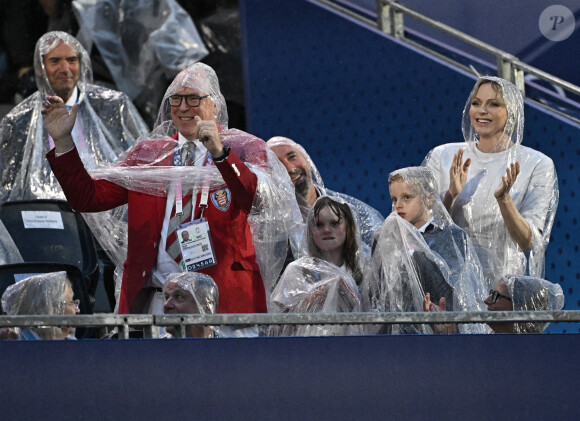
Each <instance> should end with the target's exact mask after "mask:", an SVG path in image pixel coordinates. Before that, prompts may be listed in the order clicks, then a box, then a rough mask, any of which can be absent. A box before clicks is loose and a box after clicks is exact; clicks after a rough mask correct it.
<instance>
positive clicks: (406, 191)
mask: <svg viewBox="0 0 580 421" xmlns="http://www.w3.org/2000/svg"><path fill="white" fill-rule="evenodd" d="M389 191H390V193H391V201H392V202H393V211H395V212H397V214H398V215H399V216H400V217H401V218H403V219H404V220H405V221H407V222H410V223H411V224H413V225H414V226H415V228H421V227H422V226H423V225H425V224H426V223H427V221H428V220H429V212H428V210H427V209H425V206H424V204H423V200H422V198H421V196H419V195H418V194H417V193H415V189H413V187H412V186H411V185H410V184H408V183H405V182H403V181H393V182H391V184H389Z"/></svg>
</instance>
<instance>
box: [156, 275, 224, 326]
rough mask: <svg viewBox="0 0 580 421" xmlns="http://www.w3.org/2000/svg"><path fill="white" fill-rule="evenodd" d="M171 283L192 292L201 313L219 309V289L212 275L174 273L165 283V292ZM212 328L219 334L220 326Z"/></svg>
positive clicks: (211, 312)
mask: <svg viewBox="0 0 580 421" xmlns="http://www.w3.org/2000/svg"><path fill="white" fill-rule="evenodd" d="M171 283H175V284H176V285H177V286H178V287H179V288H181V289H182V290H184V291H187V292H189V293H190V294H191V296H192V297H193V299H194V301H195V305H196V307H197V310H198V313H199V314H214V313H215V312H216V311H217V307H218V302H219V291H218V287H217V285H216V283H215V282H214V280H213V279H212V278H211V276H208V275H205V274H203V273H198V272H185V273H172V274H170V275H169V276H167V279H166V280H165V284H163V292H164V293H165V292H166V288H167V286H168V285H169V284H171ZM210 328H211V331H212V332H213V335H214V336H219V329H218V328H216V327H214V326H210Z"/></svg>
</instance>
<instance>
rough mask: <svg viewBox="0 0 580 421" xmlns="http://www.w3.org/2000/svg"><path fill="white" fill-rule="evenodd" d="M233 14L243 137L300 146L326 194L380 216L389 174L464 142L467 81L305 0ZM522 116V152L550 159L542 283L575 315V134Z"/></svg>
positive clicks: (556, 120) (579, 273) (529, 109)
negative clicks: (240, 64)
mask: <svg viewBox="0 0 580 421" xmlns="http://www.w3.org/2000/svg"><path fill="white" fill-rule="evenodd" d="M240 16H241V20H242V43H243V45H242V48H243V57H244V78H245V83H246V86H245V92H246V113H247V127H248V131H250V132H252V133H253V134H255V135H257V136H260V137H262V138H263V139H265V140H267V139H269V138H270V137H272V136H278V135H280V136H286V137H289V138H292V139H294V140H295V141H297V142H298V143H300V144H302V145H303V146H304V147H305V148H306V150H307V151H308V153H309V154H310V155H311V157H312V158H313V160H314V162H315V163H316V165H317V167H318V169H319V171H320V173H321V175H322V177H323V179H324V182H325V185H326V186H328V187H329V188H331V189H333V190H337V191H341V192H344V193H347V194H350V195H352V196H355V197H357V198H359V199H361V200H363V201H365V202H367V203H369V204H370V205H372V206H374V207H375V208H376V209H378V210H379V211H381V213H383V214H384V215H386V214H387V213H388V212H389V211H390V200H389V198H388V186H387V181H386V178H387V175H388V174H389V172H391V171H393V170H395V169H397V168H401V167H406V166H410V165H420V164H421V162H422V160H423V158H424V157H425V155H426V154H427V153H428V152H429V150H431V149H432V148H433V147H435V146H437V145H440V144H442V143H447V142H457V141H461V140H462V139H463V136H462V134H461V113H462V112H463V107H464V105H465V101H466V99H467V95H468V94H469V92H470V91H471V88H472V87H473V83H474V81H475V77H474V76H473V75H470V74H466V73H465V72H463V71H460V70H458V69H455V68H453V67H451V66H449V65H448V64H446V63H445V62H442V61H439V60H437V59H434V58H432V57H429V56H427V55H426V54H424V53H422V52H421V51H419V50H417V49H414V48H412V47H409V46H407V45H404V44H402V43H401V42H399V41H397V40H396V39H394V38H392V37H389V36H387V35H385V34H382V33H381V32H380V31H376V30H372V29H369V28H367V27H365V26H363V25H361V24H360V23H358V22H356V21H353V20H351V19H349V18H347V17H345V16H342V15H339V14H338V13H336V12H334V11H332V10H330V9H327V8H325V7H324V6H320V5H319V4H316V3H313V2H310V1H308V0H293V1H286V0H240ZM525 117H526V123H525V137H524V144H525V145H527V146H530V147H533V148H535V149H537V150H540V151H541V152H543V153H545V154H546V155H548V156H549V157H551V158H552V159H553V161H554V163H555V165H556V168H557V172H558V177H559V186H560V205H559V207H558V212H557V214H556V220H555V223H554V227H553V230H552V239H551V243H550V246H549V248H548V252H547V256H546V277H547V278H548V279H549V280H551V281H553V282H559V283H560V285H561V286H562V288H563V290H564V292H565V294H566V307H565V308H566V309H578V308H580V287H577V286H576V283H577V281H578V279H579V278H580V265H579V263H578V261H579V258H580V253H579V244H580V227H579V225H578V212H577V204H578V198H577V197H576V192H578V193H580V189H579V187H580V174H579V172H578V165H579V164H578V160H579V158H580V148H579V146H578V139H579V135H580V126H579V125H578V124H574V123H572V122H570V121H568V120H566V119H564V118H561V117H559V116H558V115H557V114H554V113H550V112H546V111H545V110H544V109H543V108H541V107H539V106H537V105H535V104H533V103H531V102H526V107H525ZM549 329H550V332H562V331H568V332H578V326H577V325H569V324H558V325H555V324H553V325H552V326H551V327H550V328H549Z"/></svg>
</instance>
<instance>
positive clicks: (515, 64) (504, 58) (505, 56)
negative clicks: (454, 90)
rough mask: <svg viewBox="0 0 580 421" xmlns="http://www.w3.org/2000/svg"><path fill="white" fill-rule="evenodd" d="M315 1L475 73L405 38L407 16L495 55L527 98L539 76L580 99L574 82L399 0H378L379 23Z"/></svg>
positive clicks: (498, 68) (499, 66)
mask: <svg viewBox="0 0 580 421" xmlns="http://www.w3.org/2000/svg"><path fill="white" fill-rule="evenodd" d="M313 1H315V2H317V3H320V4H322V5H325V6H326V7H329V8H332V9H334V10H337V11H340V12H341V13H343V14H345V15H347V16H349V17H350V18H353V19H356V20H357V21H359V22H361V23H364V24H366V25H368V26H371V27H373V28H376V29H379V30H380V31H382V32H384V33H386V34H389V35H391V36H393V37H395V38H397V39H398V40H400V41H403V42H405V43H407V44H409V45H412V46H413V47H415V48H418V49H420V50H421V51H424V52H427V53H429V54H431V55H434V56H436V57H437V58H439V59H441V60H444V61H446V62H447V63H450V64H453V65H454V66H457V67H460V68H462V69H464V70H466V71H468V72H472V69H470V68H469V67H467V66H465V65H463V64H461V63H459V62H457V61H456V60H453V59H452V58H450V57H447V56H445V55H443V54H441V53H439V52H436V51H433V50H432V49H430V48H428V47H426V46H424V45H421V44H419V43H417V42H415V41H413V40H411V39H409V38H407V37H406V36H405V26H404V16H408V17H410V18H413V19H416V20H417V21H419V22H421V23H423V24H425V25H428V26H430V27H432V28H434V29H437V30H438V31H441V32H442V33H444V34H447V35H450V36H452V37H454V38H456V39H458V40H460V41H462V42H464V43H466V44H469V45H471V46H473V47H475V48H477V49H479V50H481V51H483V52H485V53H488V54H490V55H492V56H494V57H495V58H496V63H497V66H496V71H497V76H499V77H501V78H503V79H506V80H509V81H510V82H512V83H513V84H515V85H516V86H517V87H518V89H519V90H520V91H521V92H522V95H524V96H525V83H526V82H525V76H526V74H528V75H532V76H535V77H537V78H538V79H541V80H543V81H545V82H548V83H551V84H552V85H555V86H558V87H560V88H562V89H564V90H566V91H568V92H570V93H572V94H574V95H577V96H580V87H579V86H576V85H574V84H572V83H570V82H567V81H565V80H563V79H560V78H558V77H556V76H553V75H551V74H549V73H547V72H544V71H543V70H540V69H538V68H536V67H533V66H530V65H528V64H526V63H523V62H522V61H520V60H519V59H518V58H517V57H515V56H513V55H512V54H509V53H507V52H505V51H503V50H500V49H499V48H496V47H493V46H491V45H489V44H486V43H484V42H482V41H480V40H479V39H477V38H474V37H472V36H470V35H467V34H465V33H463V32H461V31H458V30H456V29H454V28H452V27H450V26H447V25H445V24H443V23H441V22H438V21H436V20H433V19H431V18H429V17H427V16H425V15H422V14H421V13H418V12H416V11H414V10H412V9H409V8H408V7H406V6H404V5H402V4H401V3H399V2H398V1H397V0H376V5H377V21H376V22H374V21H372V20H370V19H368V18H365V17H363V16H361V15H359V14H358V13H356V12H353V11H351V10H349V9H347V8H345V7H343V6H340V5H338V4H336V3H334V2H333V1H332V0H313ZM536 102H537V101H536ZM537 103H538V104H540V105H542V106H543V107H546V108H549V109H550V110H552V111H554V112H556V113H558V114H560V115H564V116H566V117H567V118H570V119H572V120H574V121H577V122H578V121H580V120H578V119H577V118H576V117H574V116H570V115H568V114H566V113H564V112H562V111H560V110H557V109H555V108H553V107H549V106H547V105H546V104H543V103H541V102H537Z"/></svg>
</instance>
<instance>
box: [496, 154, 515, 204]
mask: <svg viewBox="0 0 580 421" xmlns="http://www.w3.org/2000/svg"><path fill="white" fill-rule="evenodd" d="M505 173H506V175H505V176H503V177H502V178H501V182H500V183H499V186H497V189H495V192H494V193H493V194H494V196H495V197H496V199H501V198H503V197H504V196H505V195H506V194H508V193H509V191H510V189H511V188H512V186H513V185H514V183H515V182H516V179H517V178H518V174H519V173H520V163H519V162H516V163H512V164H510V166H509V167H507V168H506V170H505Z"/></svg>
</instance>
